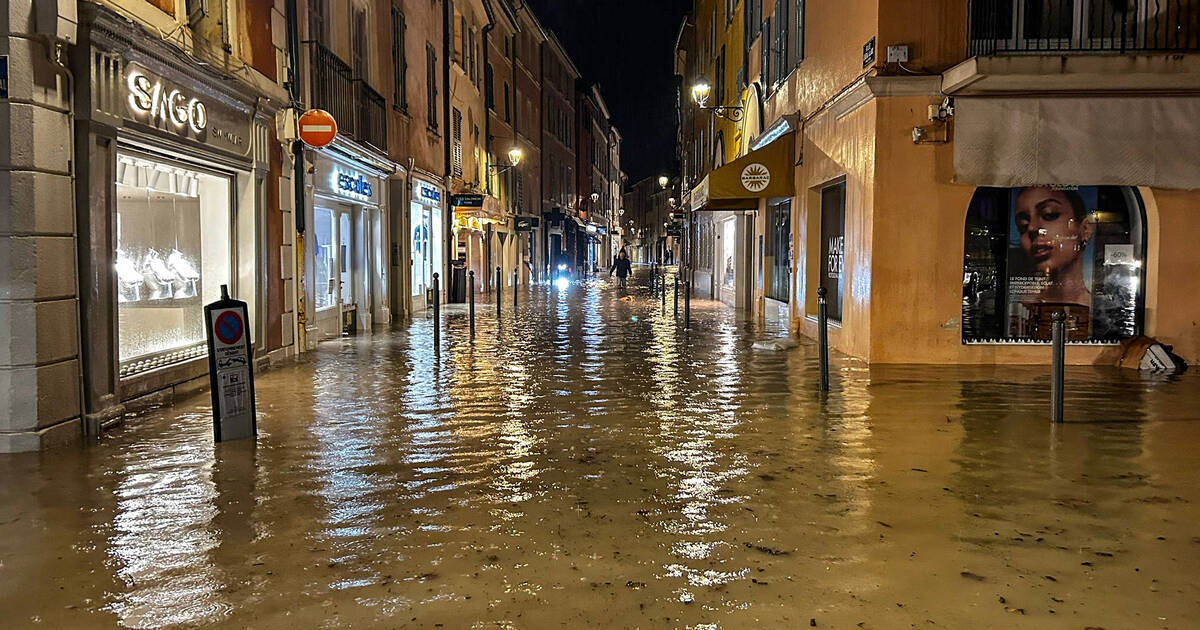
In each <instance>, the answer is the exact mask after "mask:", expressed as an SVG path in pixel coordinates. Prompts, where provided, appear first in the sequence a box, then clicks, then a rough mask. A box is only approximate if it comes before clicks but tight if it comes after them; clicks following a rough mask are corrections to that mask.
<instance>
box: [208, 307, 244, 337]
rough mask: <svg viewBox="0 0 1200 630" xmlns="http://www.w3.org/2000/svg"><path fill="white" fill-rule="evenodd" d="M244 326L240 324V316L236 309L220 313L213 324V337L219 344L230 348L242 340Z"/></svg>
mask: <svg viewBox="0 0 1200 630" xmlns="http://www.w3.org/2000/svg"><path fill="white" fill-rule="evenodd" d="M245 331H246V325H245V323H243V322H242V314H241V312H240V311H238V310H237V309H232V308H231V309H229V310H226V311H222V312H221V314H220V315H218V316H217V319H216V321H214V322H213V335H214V336H215V337H216V338H217V340H218V341H220V342H221V343H223V344H225V345H227V346H232V345H236V344H237V342H239V341H241V340H242V334H243V333H244V332H245Z"/></svg>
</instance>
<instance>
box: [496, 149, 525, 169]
mask: <svg viewBox="0 0 1200 630" xmlns="http://www.w3.org/2000/svg"><path fill="white" fill-rule="evenodd" d="M522 157H525V152H523V151H521V147H513V148H511V149H509V150H508V166H499V165H497V164H488V169H490V170H492V171H495V172H496V174H497V175H499V174H500V173H503V172H504V171H507V170H509V169H511V168H513V167H515V166H516V165H518V164H520V163H521V158H522Z"/></svg>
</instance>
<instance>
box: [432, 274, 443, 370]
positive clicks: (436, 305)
mask: <svg viewBox="0 0 1200 630" xmlns="http://www.w3.org/2000/svg"><path fill="white" fill-rule="evenodd" d="M439 281H440V279H439V278H438V274H436V273H434V274H433V351H434V352H441V350H442V296H441V288H440V287H439V286H438V282H439Z"/></svg>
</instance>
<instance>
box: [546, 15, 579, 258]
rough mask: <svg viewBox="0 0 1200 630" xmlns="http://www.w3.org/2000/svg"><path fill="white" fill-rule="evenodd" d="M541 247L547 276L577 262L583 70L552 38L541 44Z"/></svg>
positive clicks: (554, 38)
mask: <svg viewBox="0 0 1200 630" xmlns="http://www.w3.org/2000/svg"><path fill="white" fill-rule="evenodd" d="M541 59H542V72H541V84H542V151H541V153H542V198H541V212H542V242H543V244H544V245H543V247H544V255H543V257H542V259H541V260H540V261H539V263H540V265H541V266H542V268H543V269H544V270H546V271H545V272H546V273H549V272H551V271H557V268H558V266H559V265H562V266H564V267H567V266H570V265H572V264H573V263H574V242H575V240H574V237H575V233H576V232H577V231H578V226H577V225H576V223H575V221H574V219H570V218H568V212H569V211H570V210H571V209H572V208H574V207H575V204H576V200H577V199H578V188H577V184H576V179H575V173H576V165H575V152H576V151H577V150H578V145H579V142H578V137H577V136H578V133H577V131H576V129H575V83H576V82H577V81H578V80H579V77H580V74H579V70H578V69H576V68H575V64H574V63H572V61H571V57H570V55H568V54H567V51H566V49H565V48H563V45H562V43H561V42H559V41H558V38H557V37H555V36H554V34H553V33H549V32H548V33H547V37H546V42H545V43H544V44H543V45H542V52H541Z"/></svg>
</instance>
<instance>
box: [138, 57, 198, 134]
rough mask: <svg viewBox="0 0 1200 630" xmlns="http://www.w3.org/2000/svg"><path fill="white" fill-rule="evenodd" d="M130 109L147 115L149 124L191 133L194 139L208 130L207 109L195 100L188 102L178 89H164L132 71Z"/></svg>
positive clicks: (161, 85) (191, 99) (145, 76)
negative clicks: (194, 136) (171, 125)
mask: <svg viewBox="0 0 1200 630" xmlns="http://www.w3.org/2000/svg"><path fill="white" fill-rule="evenodd" d="M128 83H129V106H130V107H132V108H133V110H134V111H137V112H141V113H142V114H148V115H149V117H150V120H152V121H157V122H171V123H173V124H174V125H175V128H176V129H178V130H180V131H182V130H183V129H185V128H187V129H191V130H192V133H195V134H197V135H199V134H201V133H204V130H205V129H206V128H207V127H208V108H207V107H205V106H204V103H201V102H200V100H199V99H197V98H194V97H192V98H189V97H188V96H186V95H184V93H183V92H181V91H179V89H178V88H167V87H164V86H163V82H162V81H161V80H152V79H151V78H150V77H149V76H147V75H146V74H144V73H142V72H140V71H137V70H134V71H131V72H130V73H129V79H128Z"/></svg>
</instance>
